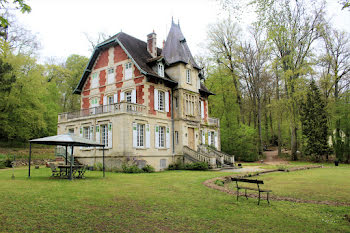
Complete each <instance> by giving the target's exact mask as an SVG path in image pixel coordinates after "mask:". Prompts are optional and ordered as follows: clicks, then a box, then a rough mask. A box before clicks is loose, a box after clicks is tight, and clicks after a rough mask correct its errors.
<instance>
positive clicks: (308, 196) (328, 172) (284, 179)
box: [261, 165, 350, 203]
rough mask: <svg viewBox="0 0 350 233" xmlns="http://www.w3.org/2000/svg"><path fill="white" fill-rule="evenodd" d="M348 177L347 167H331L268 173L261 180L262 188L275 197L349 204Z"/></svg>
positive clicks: (348, 169)
mask: <svg viewBox="0 0 350 233" xmlns="http://www.w3.org/2000/svg"><path fill="white" fill-rule="evenodd" d="M349 177H350V166H349V165H341V166H339V167H334V165H333V166H326V167H324V168H322V169H310V170H303V171H296V172H282V173H281V172H279V173H270V174H266V175H263V176H261V179H263V180H264V182H265V185H264V186H265V187H266V188H268V189H272V190H273V194H274V195H277V196H287V197H293V198H297V199H305V200H321V201H335V202H347V203H350V195H349V193H350V182H349Z"/></svg>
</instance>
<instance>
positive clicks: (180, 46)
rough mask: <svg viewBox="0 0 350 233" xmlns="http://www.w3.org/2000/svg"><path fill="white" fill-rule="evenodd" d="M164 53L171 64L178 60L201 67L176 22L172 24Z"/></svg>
mask: <svg viewBox="0 0 350 233" xmlns="http://www.w3.org/2000/svg"><path fill="white" fill-rule="evenodd" d="M162 55H163V56H164V58H165V60H166V61H167V62H168V63H169V64H170V65H171V64H174V63H177V62H183V63H186V64H188V63H191V64H192V66H193V67H195V68H197V69H200V67H199V66H198V65H197V63H196V62H195V60H194V59H193V56H192V54H191V51H190V48H189V47H188V45H187V42H186V39H185V37H184V35H183V34H182V32H181V29H180V25H179V24H175V23H174V22H172V24H171V28H170V31H169V34H168V37H167V39H166V42H165V45H164V48H163V51H162Z"/></svg>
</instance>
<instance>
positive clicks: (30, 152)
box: [28, 142, 32, 178]
mask: <svg viewBox="0 0 350 233" xmlns="http://www.w3.org/2000/svg"><path fill="white" fill-rule="evenodd" d="M31 157H32V143H30V142H29V161H28V167H29V168H28V178H30V160H31Z"/></svg>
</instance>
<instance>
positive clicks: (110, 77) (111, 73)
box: [107, 68, 114, 84]
mask: <svg viewBox="0 0 350 233" xmlns="http://www.w3.org/2000/svg"><path fill="white" fill-rule="evenodd" d="M107 81H108V84H111V83H114V68H109V69H108V80H107Z"/></svg>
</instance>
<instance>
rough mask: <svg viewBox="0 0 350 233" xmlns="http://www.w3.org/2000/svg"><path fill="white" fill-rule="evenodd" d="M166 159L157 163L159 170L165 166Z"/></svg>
mask: <svg viewBox="0 0 350 233" xmlns="http://www.w3.org/2000/svg"><path fill="white" fill-rule="evenodd" d="M166 162H167V161H166V159H161V160H160V161H159V168H160V169H165V168H166V167H167V166H166Z"/></svg>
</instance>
